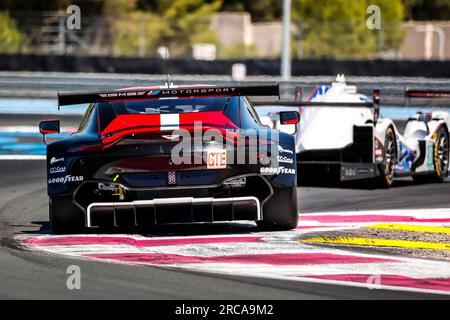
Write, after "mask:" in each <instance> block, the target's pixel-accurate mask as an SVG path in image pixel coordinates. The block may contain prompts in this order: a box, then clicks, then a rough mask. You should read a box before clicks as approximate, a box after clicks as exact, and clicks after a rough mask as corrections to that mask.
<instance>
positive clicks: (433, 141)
mask: <svg viewBox="0 0 450 320" xmlns="http://www.w3.org/2000/svg"><path fill="white" fill-rule="evenodd" d="M406 96H407V97H410V98H450V92H443V91H419V90H407V91H406ZM255 105H256V106H257V107H258V109H257V110H258V113H259V115H260V118H261V121H262V122H263V123H264V124H266V125H268V126H270V127H273V128H276V129H281V130H282V131H285V132H289V133H292V134H294V135H295V136H296V153H297V162H298V171H299V172H298V177H299V178H300V180H302V177H308V178H309V177H311V175H314V174H315V173H316V172H317V171H318V170H321V171H322V172H323V171H325V172H326V173H327V174H328V175H330V174H333V173H334V174H335V175H336V177H337V178H338V179H339V180H340V181H349V180H357V179H368V178H375V179H374V181H375V182H376V184H377V186H380V187H385V188H388V187H390V186H391V185H392V183H393V180H394V177H396V176H412V177H413V178H414V179H415V180H417V181H421V182H428V181H430V182H431V181H435V182H443V181H444V180H445V178H446V177H447V175H448V166H449V128H450V115H449V114H448V112H445V111H435V112H431V113H420V112H419V113H417V114H416V115H415V116H414V117H412V118H409V119H408V121H407V123H406V127H405V130H404V132H403V134H400V132H399V130H398V129H397V126H396V125H395V123H394V122H393V121H392V120H391V119H387V118H383V116H382V115H381V113H380V92H379V90H375V91H374V96H373V98H372V99H370V98H369V97H367V96H365V95H362V94H360V93H358V91H357V87H356V86H351V85H347V83H346V81H345V77H344V76H338V77H337V79H336V81H335V82H334V83H332V84H331V85H322V86H317V87H316V88H315V89H314V91H313V92H312V93H311V95H310V97H309V99H308V101H307V102H279V101H277V102H259V103H255ZM261 107H266V108H261ZM292 108H297V109H298V111H299V113H300V114H301V119H300V122H299V123H298V124H297V125H288V126H286V125H283V126H281V125H280V122H279V119H278V118H277V115H276V113H275V112H270V110H276V111H277V112H279V111H280V109H282V110H289V109H290V110H292ZM264 110H265V111H264Z"/></svg>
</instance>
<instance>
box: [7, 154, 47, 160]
mask: <svg viewBox="0 0 450 320" xmlns="http://www.w3.org/2000/svg"><path fill="white" fill-rule="evenodd" d="M46 159H47V156H45V155H27V154H2V155H0V160H46Z"/></svg>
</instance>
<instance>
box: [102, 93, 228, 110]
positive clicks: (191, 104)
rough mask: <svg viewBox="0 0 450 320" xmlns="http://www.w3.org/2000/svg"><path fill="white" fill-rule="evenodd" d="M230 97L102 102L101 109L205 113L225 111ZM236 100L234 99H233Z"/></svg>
mask: <svg viewBox="0 0 450 320" xmlns="http://www.w3.org/2000/svg"><path fill="white" fill-rule="evenodd" d="M230 100H232V99H231V98H230V97H220V98H191V99H158V100H144V101H117V102H100V103H99V105H100V108H104V107H107V106H110V107H112V109H113V110H114V112H115V113H116V114H164V113H187V112H205V111H224V110H225V108H226V107H227V106H228V105H229V104H230ZM233 100H234V99H233Z"/></svg>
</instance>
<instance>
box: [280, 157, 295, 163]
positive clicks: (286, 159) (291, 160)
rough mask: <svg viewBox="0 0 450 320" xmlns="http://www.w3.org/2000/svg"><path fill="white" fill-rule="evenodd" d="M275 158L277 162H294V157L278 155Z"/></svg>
mask: <svg viewBox="0 0 450 320" xmlns="http://www.w3.org/2000/svg"><path fill="white" fill-rule="evenodd" d="M277 160H278V162H279V163H289V164H293V163H294V159H292V158H288V157H285V156H278V157H277Z"/></svg>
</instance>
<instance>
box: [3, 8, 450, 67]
mask: <svg viewBox="0 0 450 320" xmlns="http://www.w3.org/2000/svg"><path fill="white" fill-rule="evenodd" d="M71 4H75V5H78V6H80V8H81V12H82V21H83V18H84V17H99V18H98V19H101V20H104V21H105V24H106V26H107V27H108V28H109V32H108V36H105V37H104V38H103V39H102V41H105V42H108V43H111V45H112V47H113V54H117V55H137V54H139V55H148V54H155V52H156V49H157V48H158V47H160V46H168V47H169V49H170V52H171V55H172V56H189V55H190V54H191V52H192V50H191V49H192V45H193V44H195V43H202V42H207V43H213V44H216V46H217V47H218V48H219V51H220V50H222V49H223V50H222V51H224V50H225V49H224V48H222V49H221V47H220V44H219V43H218V40H217V37H216V35H215V34H214V33H213V32H211V31H210V28H209V25H210V18H211V17H212V15H214V14H215V13H216V12H220V11H246V12H249V13H250V14H251V16H252V20H253V21H254V22H266V21H277V20H280V19H281V14H282V1H281V0H176V1H175V0H95V1H93V0H32V1H30V0H0V12H3V13H1V14H0V50H1V51H2V52H5V51H6V50H9V52H17V51H20V50H21V48H24V44H26V43H27V41H26V36H27V35H26V33H25V32H22V33H21V32H19V30H21V28H22V26H21V24H20V23H19V21H18V20H17V23H14V18H15V17H16V16H15V14H16V13H17V12H21V14H23V13H27V12H30V13H31V12H43V11H59V12H60V13H61V14H65V10H66V8H67V6H69V5H71ZM292 4H293V7H292V17H293V23H294V24H295V25H296V26H297V29H298V31H299V32H298V34H296V35H295V36H294V45H293V51H294V55H297V56H304V57H334V58H340V57H356V58H366V57H373V56H375V54H376V53H377V52H379V51H394V50H395V49H397V48H398V47H399V45H400V44H401V42H402V36H403V33H402V31H401V29H400V28H399V26H400V22H401V21H403V20H405V19H415V20H450V0H351V1H349V0H292ZM372 4H376V5H379V6H380V7H381V13H382V29H381V30H380V31H379V30H369V29H368V28H367V26H366V19H367V12H366V9H367V7H368V6H369V5H372ZM7 12H9V14H8V13H7ZM42 19H45V18H42ZM224 27H225V26H224ZM136 35H139V36H136ZM244 49H245V50H244ZM244 49H242V48H237V49H236V50H235V51H236V52H229V53H226V52H222V54H221V53H220V52H219V55H221V56H233V57H234V56H239V55H240V54H241V52H244V51H245V52H246V54H248V53H249V52H247V51H248V50H250V49H248V48H244ZM252 50H253V49H252ZM252 50H250V53H251V52H252ZM225 53H226V54H225Z"/></svg>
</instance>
